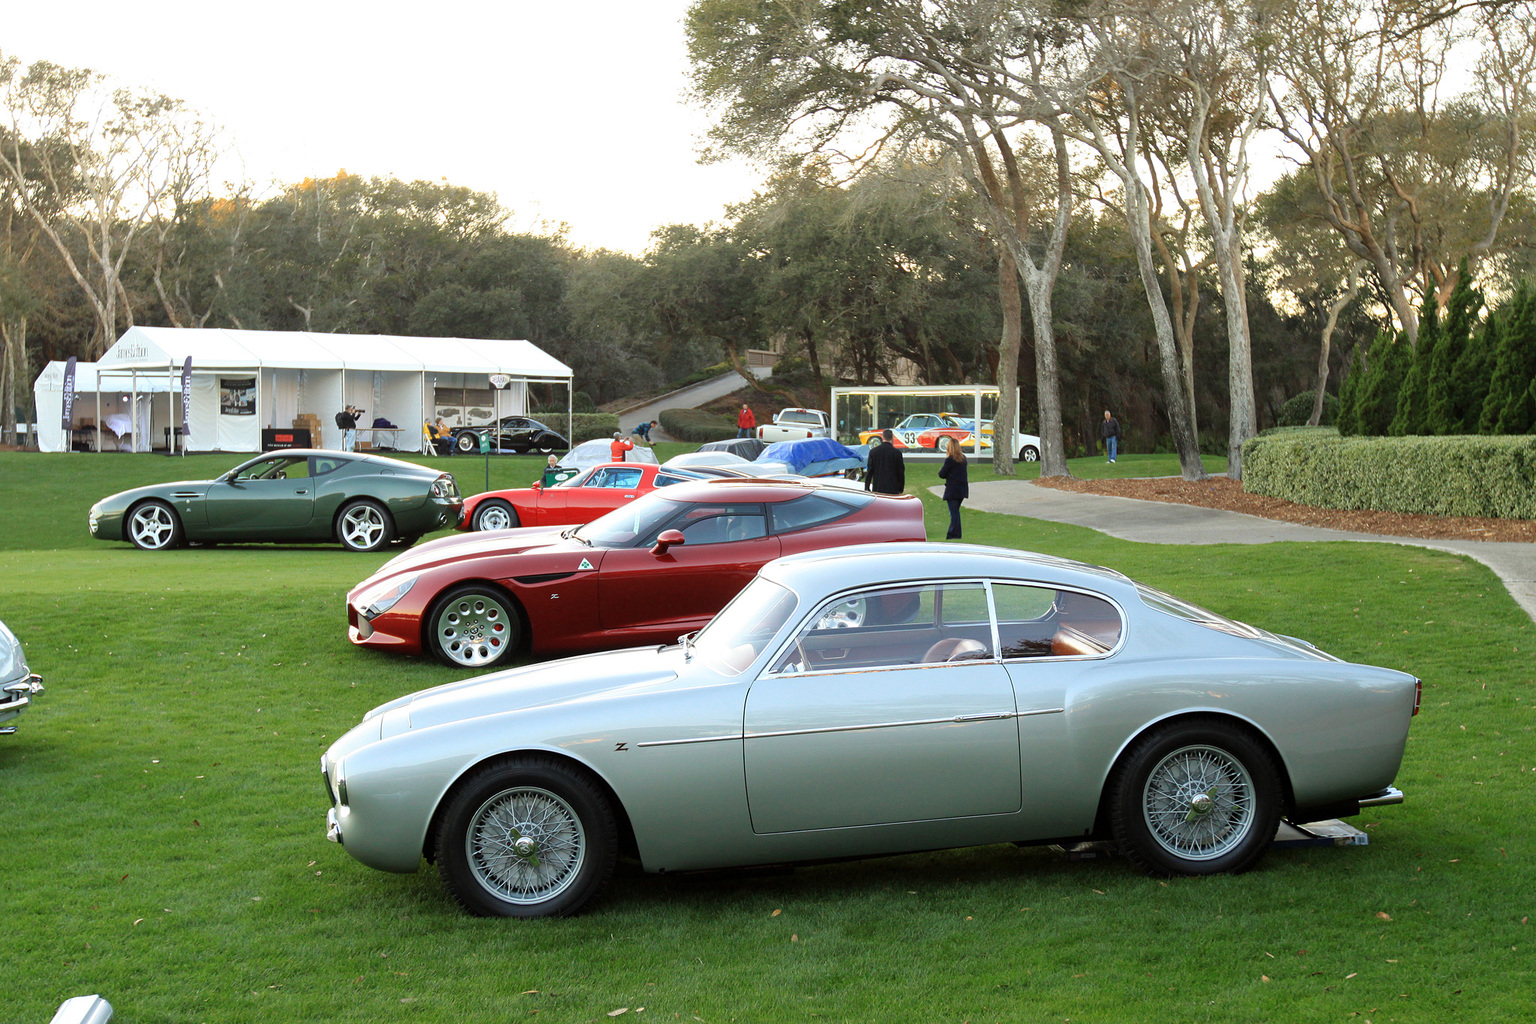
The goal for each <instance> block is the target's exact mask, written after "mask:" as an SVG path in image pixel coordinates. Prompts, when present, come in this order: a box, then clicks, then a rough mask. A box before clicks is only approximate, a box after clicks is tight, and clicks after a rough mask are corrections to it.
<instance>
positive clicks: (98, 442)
mask: <svg viewBox="0 0 1536 1024" xmlns="http://www.w3.org/2000/svg"><path fill="white" fill-rule="evenodd" d="M96 454H97V455H100V454H101V371H100V370H97V371H96Z"/></svg>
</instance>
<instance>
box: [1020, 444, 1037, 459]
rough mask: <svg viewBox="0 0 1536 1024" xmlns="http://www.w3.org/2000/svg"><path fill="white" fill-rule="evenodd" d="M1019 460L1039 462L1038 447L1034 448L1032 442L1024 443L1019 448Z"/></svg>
mask: <svg viewBox="0 0 1536 1024" xmlns="http://www.w3.org/2000/svg"><path fill="white" fill-rule="evenodd" d="M1019 460H1020V461H1021V462H1039V461H1040V449H1039V448H1036V447H1035V446H1034V445H1032V444H1027V445H1025V446H1024V447H1023V448H1021V449H1019Z"/></svg>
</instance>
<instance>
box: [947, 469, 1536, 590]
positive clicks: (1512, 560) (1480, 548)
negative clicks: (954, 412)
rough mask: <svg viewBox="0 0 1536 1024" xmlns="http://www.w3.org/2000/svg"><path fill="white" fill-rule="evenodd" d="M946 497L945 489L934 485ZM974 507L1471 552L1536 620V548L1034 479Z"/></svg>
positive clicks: (1110, 523)
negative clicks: (1308, 520) (1367, 528)
mask: <svg viewBox="0 0 1536 1024" xmlns="http://www.w3.org/2000/svg"><path fill="white" fill-rule="evenodd" d="M933 491H934V493H935V494H942V493H943V488H934V489H933ZM967 504H968V505H969V506H970V507H971V508H979V509H981V510H982V511H985V512H1005V513H1008V514H1011V515H1020V516H1028V517H1030V518H1031V519H1047V520H1050V521H1051V522H1055V523H1071V524H1073V525H1076V526H1086V527H1089V528H1090V529H1094V530H1098V531H1100V532H1101V533H1107V534H1109V535H1110V536H1111V537H1119V538H1121V539H1122V540H1133V541H1141V542H1143V543H1147V544H1269V543H1273V542H1274V541H1282V540H1322V541H1330V540H1333V541H1375V542H1377V543H1386V544H1410V545H1413V546H1415V547H1423V548H1436V549H1438V550H1441V551H1454V552H1456V553H1457V554H1462V555H1471V556H1472V557H1473V558H1475V559H1477V560H1478V561H1479V562H1482V563H1483V564H1484V565H1486V566H1487V567H1488V568H1490V569H1492V570H1493V571H1494V573H1495V574H1496V575H1497V576H1498V577H1499V579H1500V580H1502V581H1503V582H1504V586H1505V587H1506V588H1507V589H1508V590H1509V593H1510V596H1511V597H1513V598H1514V599H1515V601H1516V602H1517V603H1518V604H1519V605H1520V607H1522V608H1524V609H1525V611H1526V614H1528V615H1530V616H1531V618H1532V619H1533V620H1536V544H1521V543H1505V542H1496V541H1479V540H1433V539H1425V538H1421V537H1389V536H1385V535H1382V534H1376V533H1353V532H1350V531H1347V530H1325V529H1321V528H1319V527H1315V526H1300V525H1297V524H1295V523H1286V522H1281V521H1279V520H1275V519H1261V518H1259V517H1258V516H1249V515H1243V514H1242V513H1239V512H1223V511H1221V510H1219V509H1213V508H1202V507H1200V506H1198V505H1179V504H1174V503H1172V502H1166V501H1139V500H1136V499H1134V498H1114V497H1110V496H1108V495H1104V494H1079V493H1076V492H1073V491H1058V490H1056V489H1055V488H1052V487H1037V486H1035V484H1034V482H1033V481H1026V480H989V481H986V482H983V483H975V484H972V485H971V497H970V499H969V501H968V503H967Z"/></svg>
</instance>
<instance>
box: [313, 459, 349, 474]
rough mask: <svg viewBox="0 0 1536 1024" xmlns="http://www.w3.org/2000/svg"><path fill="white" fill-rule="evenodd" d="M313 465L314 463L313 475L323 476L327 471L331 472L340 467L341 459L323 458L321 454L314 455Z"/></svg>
mask: <svg viewBox="0 0 1536 1024" xmlns="http://www.w3.org/2000/svg"><path fill="white" fill-rule="evenodd" d="M313 465H314V471H313V472H314V475H315V476H324V475H325V474H327V473H330V472H333V471H335V470H337V469H340V468H341V466H342V460H341V459H328V458H325V457H323V456H316V457H315V459H314V460H313Z"/></svg>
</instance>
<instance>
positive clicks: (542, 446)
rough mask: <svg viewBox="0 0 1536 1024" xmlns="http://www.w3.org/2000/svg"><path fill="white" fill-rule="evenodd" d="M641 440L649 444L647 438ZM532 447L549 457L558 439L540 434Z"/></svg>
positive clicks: (557, 446) (558, 441) (556, 446)
mask: <svg viewBox="0 0 1536 1024" xmlns="http://www.w3.org/2000/svg"><path fill="white" fill-rule="evenodd" d="M642 440H645V441H646V442H647V443H649V438H644V439H642ZM533 446H534V447H535V448H537V449H538V451H539V454H540V455H551V454H553V453H554V452H555V450H556V449H558V448H559V447H560V439H559V438H558V437H551V436H550V435H548V434H540V435H539V439H538V440H537V441H535V442H533Z"/></svg>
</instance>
